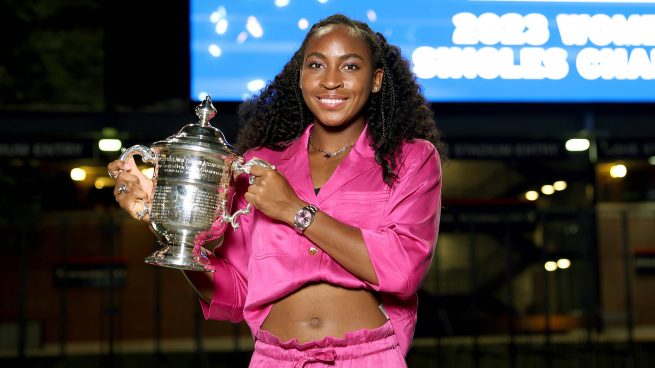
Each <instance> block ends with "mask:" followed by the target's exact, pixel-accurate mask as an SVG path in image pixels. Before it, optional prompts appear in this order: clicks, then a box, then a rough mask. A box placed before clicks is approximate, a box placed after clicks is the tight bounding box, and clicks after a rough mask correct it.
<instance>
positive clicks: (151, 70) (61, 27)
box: [0, 0, 189, 111]
mask: <svg viewBox="0 0 655 368" xmlns="http://www.w3.org/2000/svg"><path fill="white" fill-rule="evenodd" d="M187 6H188V5H187V2H186V1H172V2H165V3H161V2H155V1H152V0H145V1H135V2H129V3H128V2H125V1H118V2H116V1H100V0H97V1H95V2H93V1H81V0H78V1H75V0H48V1H40V2H22V1H15V0H7V1H4V2H3V3H2V4H1V5H0V23H1V24H3V28H4V31H3V36H2V38H3V41H2V45H3V47H2V48H1V49H0V110H2V111H11V110H40V111H48V110H54V111H69V110H70V111H98V110H102V109H103V108H104V107H103V106H108V108H109V109H111V108H112V106H114V105H116V106H128V107H129V106H144V105H153V104H155V105H156V104H162V103H163V104H165V103H167V102H169V101H170V100H172V99H182V100H185V99H186V98H187V96H188V82H187V81H188V68H189V67H188V65H189V61H188V41H187V39H188V8H187ZM155 13H156V14H155ZM104 102H107V105H106V104H105V103H104Z"/></svg>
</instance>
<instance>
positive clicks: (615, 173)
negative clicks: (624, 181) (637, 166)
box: [610, 164, 628, 178]
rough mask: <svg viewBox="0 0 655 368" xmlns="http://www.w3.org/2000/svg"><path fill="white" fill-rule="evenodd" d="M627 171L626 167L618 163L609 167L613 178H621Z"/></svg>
mask: <svg viewBox="0 0 655 368" xmlns="http://www.w3.org/2000/svg"><path fill="white" fill-rule="evenodd" d="M627 173H628V168H627V167H625V165H622V164H618V165H613V166H612V167H610V176H611V177H613V178H623V177H625V175H626V174H627Z"/></svg>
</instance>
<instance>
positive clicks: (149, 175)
mask: <svg viewBox="0 0 655 368" xmlns="http://www.w3.org/2000/svg"><path fill="white" fill-rule="evenodd" d="M141 173H142V174H143V175H145V177H146V178H148V179H152V177H153V176H154V175H155V168H154V167H149V168H147V169H143V170H141Z"/></svg>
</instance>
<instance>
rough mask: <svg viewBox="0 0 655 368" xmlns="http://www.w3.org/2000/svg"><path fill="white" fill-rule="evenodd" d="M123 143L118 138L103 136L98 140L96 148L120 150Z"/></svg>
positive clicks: (112, 150) (111, 150)
mask: <svg viewBox="0 0 655 368" xmlns="http://www.w3.org/2000/svg"><path fill="white" fill-rule="evenodd" d="M122 146H123V143H122V142H121V140H120V139H113V138H111V139H110V138H103V139H101V140H99V141H98V148H100V150H101V151H103V152H116V151H120V149H121V147H122Z"/></svg>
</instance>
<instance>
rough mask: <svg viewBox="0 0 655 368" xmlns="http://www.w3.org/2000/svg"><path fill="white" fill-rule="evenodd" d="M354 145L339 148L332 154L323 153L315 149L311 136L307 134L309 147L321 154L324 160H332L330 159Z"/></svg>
mask: <svg viewBox="0 0 655 368" xmlns="http://www.w3.org/2000/svg"><path fill="white" fill-rule="evenodd" d="M354 145H355V143H353V144H350V145H347V146H343V147H341V148H339V149H338V150H336V151H334V152H327V151H323V150H322V149H320V148H318V147H316V146H315V145H314V144H313V143H312V135H311V134H309V146H310V147H312V149H314V150H315V151H318V152H321V153H322V154H323V157H325V158H326V159H329V158H332V157H334V156H336V155H338V154H340V153H341V152H343V151H345V150H347V149H348V148H350V147H352V146H354Z"/></svg>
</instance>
